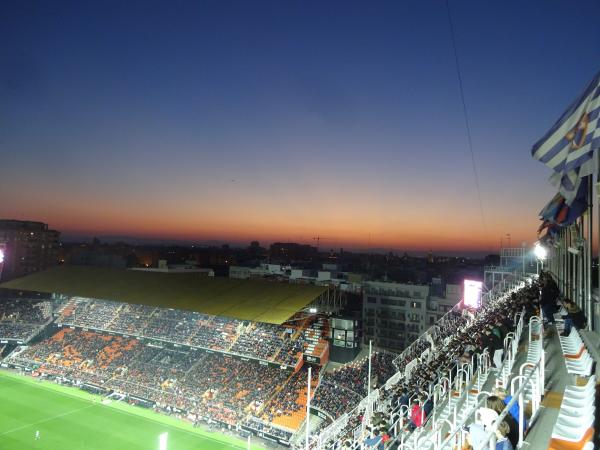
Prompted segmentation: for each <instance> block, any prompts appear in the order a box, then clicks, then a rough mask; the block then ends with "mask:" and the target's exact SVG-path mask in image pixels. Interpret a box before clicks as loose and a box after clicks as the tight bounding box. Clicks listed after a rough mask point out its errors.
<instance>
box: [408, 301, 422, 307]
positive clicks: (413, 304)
mask: <svg viewBox="0 0 600 450" xmlns="http://www.w3.org/2000/svg"><path fill="white" fill-rule="evenodd" d="M410 306H411V307H412V308H420V307H421V302H411V304H410Z"/></svg>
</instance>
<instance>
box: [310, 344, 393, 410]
mask: <svg viewBox="0 0 600 450" xmlns="http://www.w3.org/2000/svg"><path fill="white" fill-rule="evenodd" d="M396 356H397V355H396V354H393V353H387V352H375V353H373V355H371V378H372V381H371V382H372V386H371V387H372V388H374V387H377V386H381V385H383V384H384V383H385V382H386V381H387V380H388V379H389V378H390V377H391V376H392V375H394V373H396V368H395V366H394V364H393V363H394V358H395V357H396ZM368 370H369V358H368V357H366V358H364V359H363V360H362V361H358V362H353V363H350V364H346V365H344V366H342V367H340V368H338V369H334V370H333V371H331V372H327V373H325V375H324V376H323V379H322V381H321V384H320V386H319V387H318V389H317V390H316V392H315V398H314V405H315V407H317V408H319V409H322V410H323V411H325V412H326V413H328V414H329V415H330V416H332V417H333V418H337V417H339V416H341V415H342V414H344V413H345V412H347V411H349V410H351V409H353V408H354V407H356V405H357V404H358V403H359V402H360V400H361V399H362V398H363V397H365V396H366V395H367V385H368V383H367V380H368V376H369V375H368Z"/></svg>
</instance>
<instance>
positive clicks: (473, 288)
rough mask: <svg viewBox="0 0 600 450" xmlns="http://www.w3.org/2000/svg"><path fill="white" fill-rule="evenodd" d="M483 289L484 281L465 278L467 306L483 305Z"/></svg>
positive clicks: (464, 295)
mask: <svg viewBox="0 0 600 450" xmlns="http://www.w3.org/2000/svg"><path fill="white" fill-rule="evenodd" d="M482 289H483V283H482V282H481V281H474V280H465V284H464V292H463V304H464V305H465V306H466V307H467V308H479V306H480V305H481V291H482Z"/></svg>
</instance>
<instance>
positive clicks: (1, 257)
mask: <svg viewBox="0 0 600 450" xmlns="http://www.w3.org/2000/svg"><path fill="white" fill-rule="evenodd" d="M3 262H4V250H2V249H1V248H0V264H2V263H3Z"/></svg>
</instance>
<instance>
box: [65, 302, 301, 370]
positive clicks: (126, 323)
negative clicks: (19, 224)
mask: <svg viewBox="0 0 600 450" xmlns="http://www.w3.org/2000/svg"><path fill="white" fill-rule="evenodd" d="M57 322H59V323H61V324H65V325H74V326H79V327H84V328H89V329H96V330H106V331H110V332H114V333H123V334H126V335H131V336H136V337H148V338H152V339H161V340H165V341H169V342H173V343H178V344H183V345H189V346H196V347H201V348H205V349H211V350H216V351H222V352H229V353H233V354H237V355H242V356H247V357H249V358H256V359H264V360H267V361H273V362H276V363H278V364H282V365H289V366H294V365H295V364H296V363H297V362H298V358H299V357H300V354H301V352H302V351H303V350H304V347H305V345H306V339H305V336H304V334H303V333H294V334H292V333H288V330H289V328H287V327H286V326H285V324H284V325H272V324H267V323H259V322H252V323H248V322H244V321H241V320H237V319H232V318H227V317H219V316H211V315H207V314H202V313H198V312H194V311H183V310H174V309H166V308H155V307H151V306H143V305H130V304H126V303H119V302H111V301H106V300H90V299H84V298H79V297H74V298H73V299H71V300H70V301H69V302H68V303H67V304H66V305H65V306H64V308H63V309H62V310H61V313H60V316H59V318H58V320H57Z"/></svg>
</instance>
